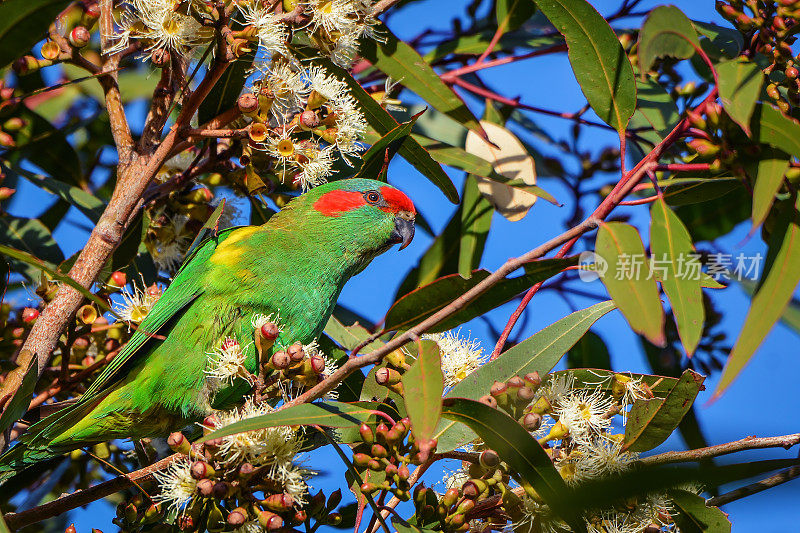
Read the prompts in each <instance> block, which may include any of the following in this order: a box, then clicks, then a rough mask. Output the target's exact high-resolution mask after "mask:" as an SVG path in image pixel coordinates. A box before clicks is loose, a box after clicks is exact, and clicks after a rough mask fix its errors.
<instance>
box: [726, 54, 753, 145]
mask: <svg viewBox="0 0 800 533" xmlns="http://www.w3.org/2000/svg"><path fill="white" fill-rule="evenodd" d="M716 70H717V76H718V78H719V99H720V101H721V102H722V106H723V107H724V108H725V111H726V112H727V113H728V115H729V116H730V117H731V118H732V119H733V120H734V122H736V123H737V124H738V125H739V126H741V127H742V129H743V130H744V132H745V133H746V134H748V135H750V118H751V117H752V116H753V110H754V109H755V107H756V101H757V100H758V97H759V95H760V94H761V86H762V85H763V84H764V73H763V72H761V67H759V66H758V65H757V64H756V63H754V62H753V61H750V60H746V59H743V58H737V59H734V60H732V61H725V62H722V63H718V64H717V65H716Z"/></svg>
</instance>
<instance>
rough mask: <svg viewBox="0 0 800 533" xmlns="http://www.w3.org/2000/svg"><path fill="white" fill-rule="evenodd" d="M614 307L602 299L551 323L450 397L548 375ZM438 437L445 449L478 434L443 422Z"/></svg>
mask: <svg viewBox="0 0 800 533" xmlns="http://www.w3.org/2000/svg"><path fill="white" fill-rule="evenodd" d="M614 308H615V306H614V303H613V302H610V301H608V302H601V303H599V304H595V305H593V306H591V307H588V308H586V309H581V310H580V311H576V312H574V313H572V314H570V315H567V316H566V317H564V318H562V319H561V320H559V321H557V322H554V323H553V324H550V325H549V326H547V327H546V328H544V329H542V330H541V331H539V332H537V333H535V334H533V335H532V336H530V337H528V338H527V339H525V340H524V341H522V342H520V343H519V344H517V345H515V346H513V347H512V348H509V349H508V350H506V351H505V352H503V353H501V354H500V356H498V357H497V358H496V359H494V360H493V361H490V362H488V363H486V364H485V365H483V366H482V367H480V368H479V369H477V370H476V371H475V372H473V373H471V374H469V375H468V376H467V377H466V378H464V379H463V380H461V381H460V382H459V383H457V384H456V385H455V386H454V387H453V388H452V389H450V390H449V391H448V392H447V394H446V397H447V398H454V397H461V398H471V399H473V400H477V399H478V398H480V397H481V396H483V395H485V394H488V393H489V389H490V388H491V386H492V384H493V383H494V382H495V381H507V380H508V379H510V378H511V377H513V376H524V375H525V374H528V373H530V372H539V374H540V375H541V376H542V377H544V376H545V374H547V373H548V372H550V370H552V369H553V367H554V366H556V363H558V361H559V360H560V359H561V358H562V357H563V356H564V354H565V353H566V352H567V351H569V350H570V348H572V347H573V346H574V345H575V343H576V342H578V341H579V340H580V339H581V337H583V335H585V334H586V332H587V331H588V330H589V328H590V327H592V324H594V323H595V322H597V320H599V319H600V318H601V317H603V316H604V315H606V314H607V313H608V312H609V311H611V310H613V309H614ZM436 438H437V439H438V440H439V447H438V448H437V449H438V450H439V451H440V452H445V451H450V450H454V449H455V448H457V447H458V446H461V445H462V444H464V443H466V442H469V441H471V440H473V439H474V438H475V435H474V434H473V433H472V432H471V431H470V430H469V429H467V428H466V427H464V426H461V425H458V424H456V423H454V422H450V421H442V422H441V423H440V424H439V427H438V428H437V429H436Z"/></svg>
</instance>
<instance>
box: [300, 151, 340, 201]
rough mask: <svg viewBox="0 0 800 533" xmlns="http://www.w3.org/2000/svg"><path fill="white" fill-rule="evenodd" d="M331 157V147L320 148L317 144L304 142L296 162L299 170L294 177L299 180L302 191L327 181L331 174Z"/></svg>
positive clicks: (332, 157)
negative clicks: (300, 154)
mask: <svg viewBox="0 0 800 533" xmlns="http://www.w3.org/2000/svg"><path fill="white" fill-rule="evenodd" d="M333 159H334V156H333V147H331V146H326V147H324V148H321V147H319V146H318V145H315V144H312V143H306V145H305V146H304V147H303V149H302V156H301V157H300V158H299V160H298V162H297V164H298V166H299V167H300V169H301V172H300V173H299V174H298V175H297V178H296V179H297V181H299V182H300V187H301V188H302V189H303V191H307V190H308V189H311V188H313V187H316V186H317V185H322V184H323V183H325V182H327V181H328V177H330V176H331V174H333Z"/></svg>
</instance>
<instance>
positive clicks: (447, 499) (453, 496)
mask: <svg viewBox="0 0 800 533" xmlns="http://www.w3.org/2000/svg"><path fill="white" fill-rule="evenodd" d="M458 496H459V492H458V489H447V491H446V492H445V493H444V495H443V496H442V503H443V504H444V506H445V507H447V508H448V509H449V508H450V507H452V506H453V505H455V503H456V502H457V501H458Z"/></svg>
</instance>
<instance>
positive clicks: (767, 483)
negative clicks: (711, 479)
mask: <svg viewBox="0 0 800 533" xmlns="http://www.w3.org/2000/svg"><path fill="white" fill-rule="evenodd" d="M798 477H800V466H793V467H791V468H787V469H786V470H781V471H780V472H778V473H777V474H775V475H772V476H770V477H768V478H764V479H762V480H761V481H756V482H755V483H751V484H749V485H745V486H744V487H740V488H738V489H736V490H732V491H730V492H726V493H725V494H720V495H719V496H715V497H713V498H709V499H707V500H706V505H707V506H708V507H719V506H720V505H725V504H726V503H730V502H732V501H735V500H740V499H742V498H745V497H747V496H752V495H753V494H756V493H759V492H761V491H764V490H767V489H771V488H772V487H777V486H778V485H782V484H784V483H786V482H787V481H791V480H793V479H795V478H798Z"/></svg>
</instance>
